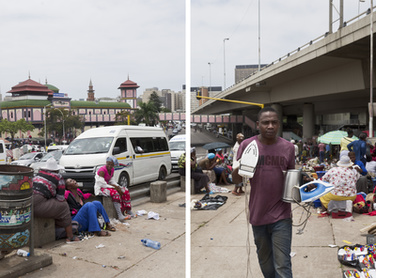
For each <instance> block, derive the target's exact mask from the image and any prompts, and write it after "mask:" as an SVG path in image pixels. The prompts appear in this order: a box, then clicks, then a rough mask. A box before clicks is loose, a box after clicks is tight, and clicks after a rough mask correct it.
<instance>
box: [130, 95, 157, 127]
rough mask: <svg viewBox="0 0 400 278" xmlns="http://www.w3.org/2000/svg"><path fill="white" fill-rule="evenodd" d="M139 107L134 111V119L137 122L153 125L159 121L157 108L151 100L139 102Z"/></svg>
mask: <svg viewBox="0 0 400 278" xmlns="http://www.w3.org/2000/svg"><path fill="white" fill-rule="evenodd" d="M138 106H139V109H138V110H136V111H135V114H134V115H135V119H136V122H137V123H145V124H146V125H147V126H154V125H156V123H157V122H158V121H159V117H158V111H157V108H156V107H155V106H154V104H153V102H151V101H149V102H148V103H144V102H139V103H138Z"/></svg>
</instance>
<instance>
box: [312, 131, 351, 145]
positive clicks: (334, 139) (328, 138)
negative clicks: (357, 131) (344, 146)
mask: <svg viewBox="0 0 400 278" xmlns="http://www.w3.org/2000/svg"><path fill="white" fill-rule="evenodd" d="M345 136H347V132H346V131H342V130H334V131H330V132H327V133H325V134H324V135H322V136H320V137H318V142H322V143H324V144H332V145H340V140H342V138H343V137H345ZM352 139H355V140H358V138H357V137H355V136H353V137H352Z"/></svg>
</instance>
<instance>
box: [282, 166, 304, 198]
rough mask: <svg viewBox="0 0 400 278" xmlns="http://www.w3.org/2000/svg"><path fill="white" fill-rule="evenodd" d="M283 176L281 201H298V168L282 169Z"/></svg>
mask: <svg viewBox="0 0 400 278" xmlns="http://www.w3.org/2000/svg"><path fill="white" fill-rule="evenodd" d="M283 175H284V176H285V182H284V189H283V196H282V201H284V202H286V203H294V202H300V201H301V196H300V191H299V189H298V188H299V187H300V178H301V174H300V170H295V169H290V170H288V171H283Z"/></svg>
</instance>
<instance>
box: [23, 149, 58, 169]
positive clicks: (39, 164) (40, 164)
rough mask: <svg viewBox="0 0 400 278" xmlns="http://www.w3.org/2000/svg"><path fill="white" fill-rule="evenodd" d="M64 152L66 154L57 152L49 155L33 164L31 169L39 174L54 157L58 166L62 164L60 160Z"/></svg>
mask: <svg viewBox="0 0 400 278" xmlns="http://www.w3.org/2000/svg"><path fill="white" fill-rule="evenodd" d="M63 152H64V151H63V150H55V151H52V152H49V153H47V154H46V155H45V156H43V157H42V159H40V160H39V161H37V162H33V163H32V164H31V166H30V167H31V168H33V173H34V174H37V173H38V172H39V169H40V168H41V167H43V166H45V165H46V162H47V160H48V159H50V158H51V157H54V159H55V160H56V161H57V164H58V163H59V162H60V158H61V156H62V154H63Z"/></svg>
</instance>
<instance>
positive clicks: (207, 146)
mask: <svg viewBox="0 0 400 278" xmlns="http://www.w3.org/2000/svg"><path fill="white" fill-rule="evenodd" d="M230 147H231V145H229V144H227V143H224V142H212V143H208V144H205V145H204V146H203V149H206V150H211V149H220V148H221V149H224V148H230Z"/></svg>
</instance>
